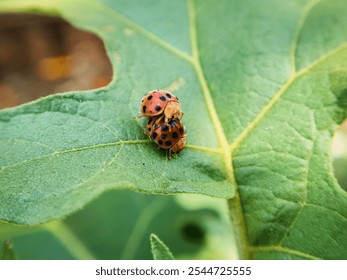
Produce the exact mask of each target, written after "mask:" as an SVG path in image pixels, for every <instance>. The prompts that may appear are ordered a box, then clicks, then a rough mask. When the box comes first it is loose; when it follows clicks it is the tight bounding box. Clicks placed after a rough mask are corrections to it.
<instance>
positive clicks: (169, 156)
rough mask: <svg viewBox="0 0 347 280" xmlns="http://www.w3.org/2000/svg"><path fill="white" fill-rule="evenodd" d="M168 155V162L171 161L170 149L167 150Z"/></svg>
mask: <svg viewBox="0 0 347 280" xmlns="http://www.w3.org/2000/svg"><path fill="white" fill-rule="evenodd" d="M168 153H169V154H168V158H169V160H171V149H169V150H168Z"/></svg>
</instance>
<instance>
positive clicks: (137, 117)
mask: <svg viewBox="0 0 347 280" xmlns="http://www.w3.org/2000/svg"><path fill="white" fill-rule="evenodd" d="M144 117H145V116H143V115H140V116H136V117H135V119H140V118H144Z"/></svg>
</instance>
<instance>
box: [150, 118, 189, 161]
mask: <svg viewBox="0 0 347 280" xmlns="http://www.w3.org/2000/svg"><path fill="white" fill-rule="evenodd" d="M146 128H147V132H145V133H146V134H148V135H149V136H150V138H151V140H152V141H153V142H154V143H156V144H157V145H158V148H159V149H165V150H168V151H169V159H171V153H179V152H180V151H182V150H183V149H184V147H185V145H186V142H187V131H186V129H185V127H184V125H183V124H182V123H181V121H180V120H179V119H174V118H172V119H170V120H169V121H168V122H165V117H164V115H160V116H158V117H157V116H154V117H149V118H148V121H147V127H146Z"/></svg>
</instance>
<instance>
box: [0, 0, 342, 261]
mask: <svg viewBox="0 0 347 280" xmlns="http://www.w3.org/2000/svg"><path fill="white" fill-rule="evenodd" d="M172 2H173V1H172ZM174 3H175V4H173V3H169V1H158V2H157V3H155V4H153V3H151V4H150V5H149V3H148V2H147V1H125V0H123V1H110V0H104V1H93V0H84V1H82V0H81V1H79V2H78V4H76V2H71V1H64V0H59V1H54V2H53V1H50V2H44V3H42V1H38V0H30V1H24V0H15V1H1V2H0V9H1V10H3V11H10V10H12V11H20V10H21V11H32V10H35V11H38V10H39V11H40V12H44V13H52V14H59V15H61V16H62V17H63V18H65V19H66V20H68V21H69V22H70V23H72V24H74V25H75V26H77V27H80V28H83V29H86V30H88V31H92V32H95V33H96V34H98V35H99V36H100V37H101V38H102V39H103V40H104V42H105V47H106V49H107V52H108V55H109V57H110V59H111V62H112V65H113V71H114V79H113V82H112V83H111V84H110V85H109V86H107V87H105V88H102V89H99V90H95V91H89V92H83V93H80V92H72V93H66V94H61V95H55V96H50V97H48V98H44V99H41V100H38V101H36V102H33V103H30V104H27V105H23V106H20V107H17V108H13V109H7V110H3V111H2V112H1V114H0V121H1V122H0V131H1V134H0V141H1V142H0V143H1V144H0V154H1V155H2V156H1V159H0V166H1V170H0V191H1V196H0V205H1V206H0V210H1V211H0V213H1V217H0V218H1V219H3V220H8V221H11V222H16V223H25V224H32V223H40V222H44V221H47V220H50V219H53V218H59V217H62V216H64V215H67V214H69V213H71V212H72V211H75V210H76V209H78V208H80V207H83V206H84V205H85V203H86V202H87V201H89V200H91V199H92V198H94V197H95V196H96V195H97V194H99V193H101V192H103V191H104V190H106V189H109V188H129V189H132V190H135V191H141V192H149V193H160V194H173V193H201V194H207V195H210V196H216V197H224V198H229V207H230V215H231V218H232V221H233V222H234V225H235V229H236V231H237V236H238V238H239V242H238V243H239V246H240V257H241V258H279V259H281V258H285V259H294V258H308V259H346V258H347V235H346V234H345V232H346V229H347V210H346V209H347V196H346V192H345V191H343V190H342V189H341V187H340V186H339V185H338V183H337V182H336V180H335V178H334V176H333V171H332V164H331V158H330V142H331V138H332V135H333V134H334V131H335V130H336V128H337V127H338V125H339V124H340V123H341V122H342V121H343V119H345V118H346V116H347V79H346V75H347V42H346V41H347V39H346V36H345V34H347V17H346V16H345V15H346V13H347V5H345V1H344V0H331V1H327V0H326V1H324V0H321V1H319V0H317V1H308V0H296V1H287V0H261V1H252V0H246V1H237V0H230V1H228V0H224V1H218V2H216V1H212V0H207V1H194V0H187V1H183V0H182V1H175V2H174ZM167 11H170V13H168V12H167ZM317 27H319V28H317ZM155 88H173V89H174V93H175V94H176V95H177V96H178V97H179V98H180V100H181V103H182V108H183V111H184V113H185V115H184V118H183V123H184V124H185V126H186V128H187V130H188V146H187V148H186V149H185V150H184V151H183V152H182V154H180V156H179V158H177V159H173V160H171V161H168V160H167V159H166V157H165V153H163V152H160V151H157V150H156V149H155V147H154V145H153V144H152V143H150V141H149V140H148V139H147V138H146V137H145V135H143V128H144V120H140V121H138V120H135V119H134V116H136V115H137V114H138V106H139V101H140V99H141V97H142V95H143V94H144V93H146V92H147V91H149V90H151V89H155ZM235 189H236V192H235Z"/></svg>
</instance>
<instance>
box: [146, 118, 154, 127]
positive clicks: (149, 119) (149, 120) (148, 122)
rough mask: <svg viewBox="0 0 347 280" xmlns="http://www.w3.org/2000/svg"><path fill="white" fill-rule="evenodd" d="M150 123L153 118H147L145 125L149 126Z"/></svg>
mask: <svg viewBox="0 0 347 280" xmlns="http://www.w3.org/2000/svg"><path fill="white" fill-rule="evenodd" d="M152 121H153V118H151V117H149V118H148V121H147V124H148V125H150V124H151V122H152Z"/></svg>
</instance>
